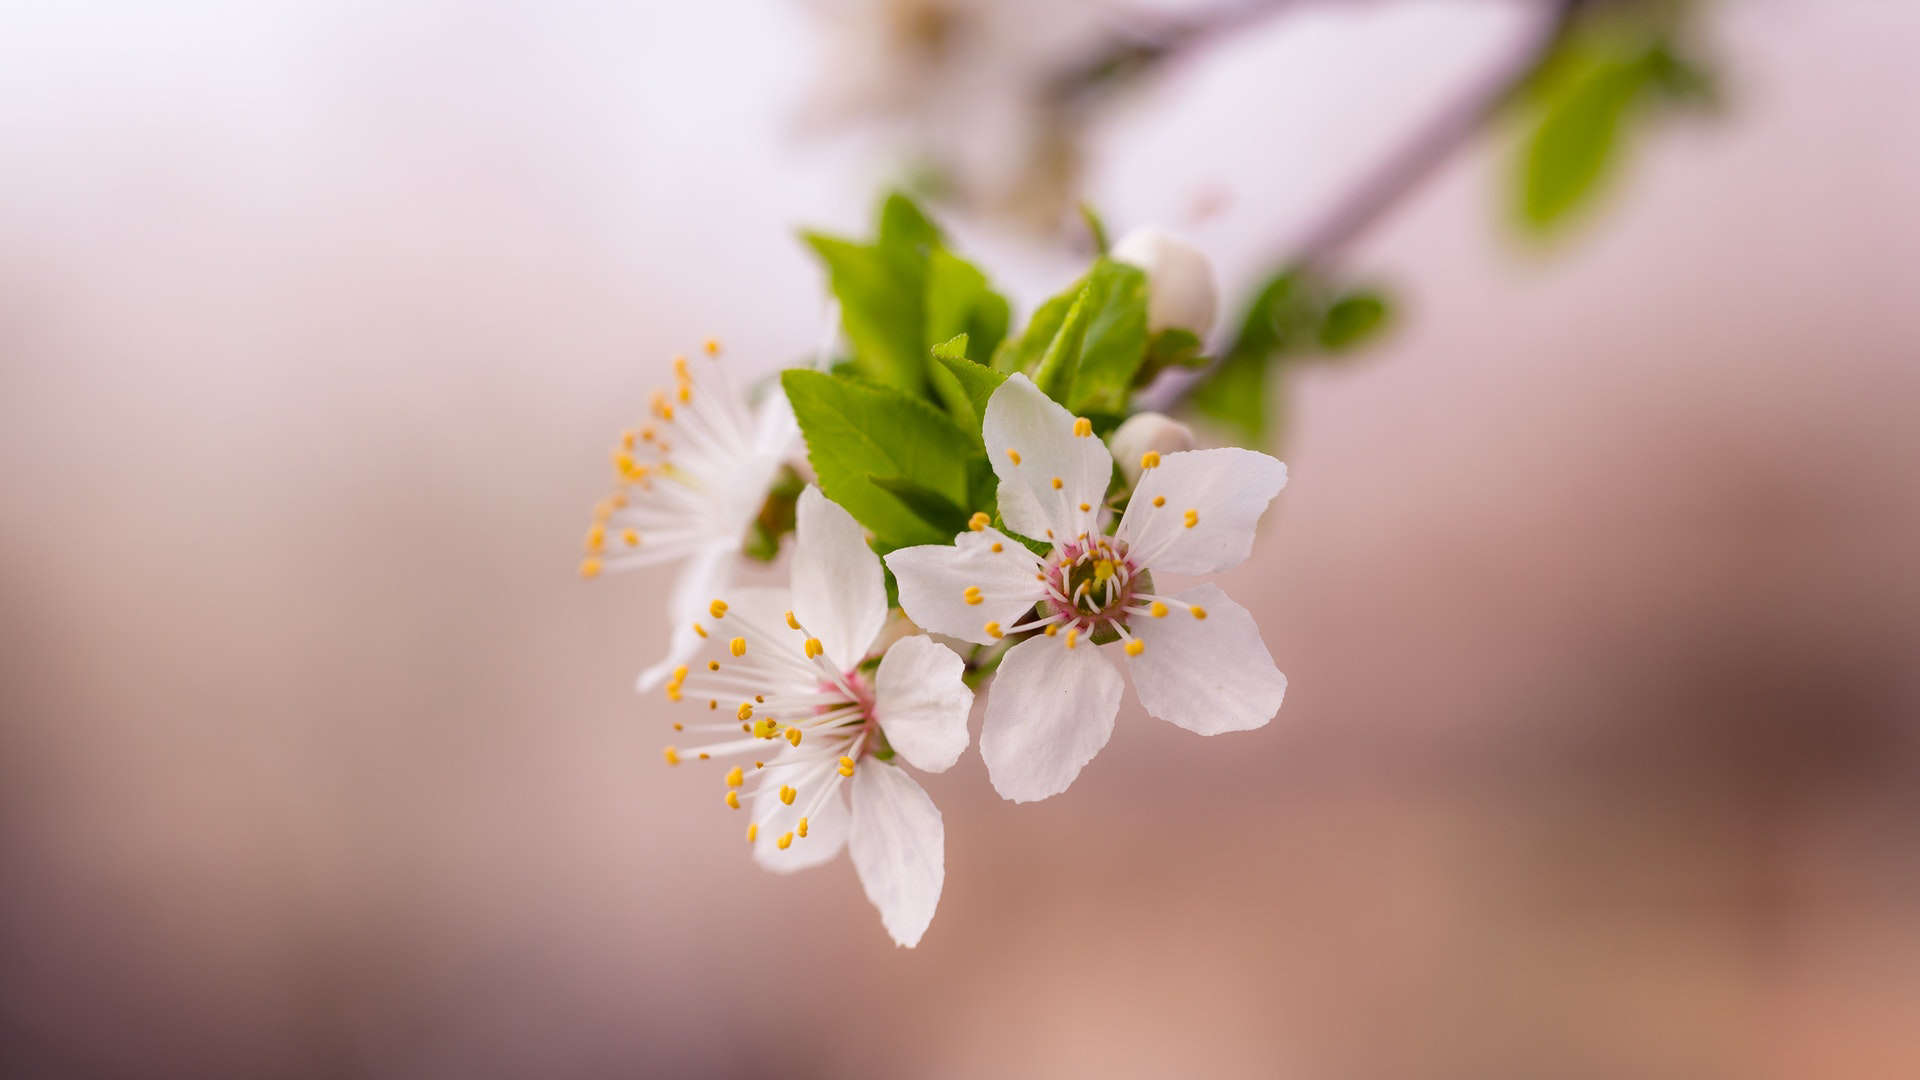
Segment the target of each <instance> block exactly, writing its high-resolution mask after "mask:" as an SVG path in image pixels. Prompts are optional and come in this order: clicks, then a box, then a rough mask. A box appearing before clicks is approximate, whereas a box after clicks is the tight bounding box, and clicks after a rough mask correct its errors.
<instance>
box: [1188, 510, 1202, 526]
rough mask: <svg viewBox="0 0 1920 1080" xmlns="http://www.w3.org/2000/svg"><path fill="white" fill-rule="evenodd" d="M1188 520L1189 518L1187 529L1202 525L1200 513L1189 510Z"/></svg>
mask: <svg viewBox="0 0 1920 1080" xmlns="http://www.w3.org/2000/svg"><path fill="white" fill-rule="evenodd" d="M1186 518H1187V528H1189V529H1191V528H1193V527H1194V526H1195V525H1198V524H1200V511H1198V510H1189V511H1187V514H1186Z"/></svg>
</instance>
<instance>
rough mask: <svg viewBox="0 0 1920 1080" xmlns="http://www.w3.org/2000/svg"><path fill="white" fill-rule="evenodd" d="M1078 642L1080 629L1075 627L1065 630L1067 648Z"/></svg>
mask: <svg viewBox="0 0 1920 1080" xmlns="http://www.w3.org/2000/svg"><path fill="white" fill-rule="evenodd" d="M1079 643H1080V631H1079V630H1077V629H1075V630H1069V631H1067V648H1069V649H1071V648H1073V647H1074V646H1075V645H1078V644H1079Z"/></svg>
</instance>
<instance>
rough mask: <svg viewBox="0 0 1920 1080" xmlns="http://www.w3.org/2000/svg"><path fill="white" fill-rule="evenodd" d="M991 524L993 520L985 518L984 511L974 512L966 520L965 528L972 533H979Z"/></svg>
mask: <svg viewBox="0 0 1920 1080" xmlns="http://www.w3.org/2000/svg"><path fill="white" fill-rule="evenodd" d="M991 524H993V519H992V518H990V517H988V516H987V512H986V511H985V510H976V511H974V514H973V516H972V517H970V518H968V519H967V528H969V529H972V530H973V531H974V532H979V531H980V530H982V529H984V528H986V527H987V526H988V525H991Z"/></svg>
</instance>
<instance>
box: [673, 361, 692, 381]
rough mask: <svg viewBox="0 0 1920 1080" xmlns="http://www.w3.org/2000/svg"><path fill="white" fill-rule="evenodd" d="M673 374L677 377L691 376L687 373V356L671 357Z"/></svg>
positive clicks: (686, 377)
mask: <svg viewBox="0 0 1920 1080" xmlns="http://www.w3.org/2000/svg"><path fill="white" fill-rule="evenodd" d="M673 374H674V377H675V378H679V379H691V378H693V376H692V375H690V374H688V373H687V358H686V357H685V356H675V357H674V358H673Z"/></svg>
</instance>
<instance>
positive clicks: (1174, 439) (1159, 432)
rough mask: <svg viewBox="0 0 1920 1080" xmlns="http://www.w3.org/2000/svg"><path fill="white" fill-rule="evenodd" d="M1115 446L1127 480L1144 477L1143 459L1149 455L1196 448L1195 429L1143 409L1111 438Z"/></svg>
mask: <svg viewBox="0 0 1920 1080" xmlns="http://www.w3.org/2000/svg"><path fill="white" fill-rule="evenodd" d="M1107 445H1108V446H1110V447H1112V448H1113V460H1114V461H1115V462H1116V463H1118V464H1119V466H1120V475H1122V476H1124V477H1126V478H1127V483H1129V484H1133V483H1138V482H1139V480H1140V467H1141V459H1142V458H1144V457H1146V456H1147V455H1148V454H1155V455H1158V454H1172V453H1177V452H1179V451H1181V450H1191V449H1193V429H1192V428H1190V427H1188V426H1187V425H1185V424H1183V423H1181V422H1180V421H1178V420H1170V419H1168V418H1167V417H1164V416H1162V415H1160V414H1159V413H1157V412H1143V413H1140V414H1138V415H1136V416H1131V417H1128V418H1127V422H1126V423H1124V424H1121V425H1120V429H1119V430H1118V431H1115V432H1114V433H1113V437H1112V438H1111V439H1109V440H1108V441H1107Z"/></svg>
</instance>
